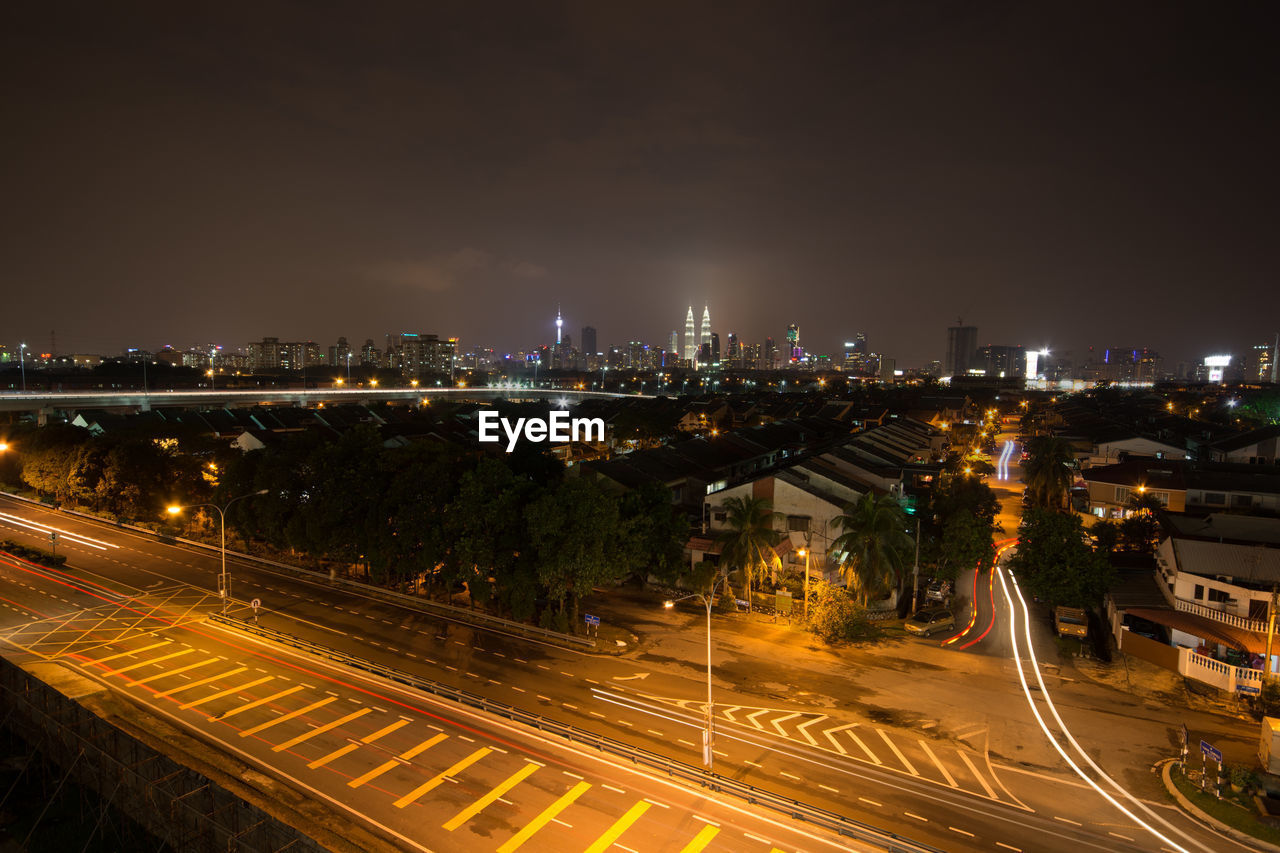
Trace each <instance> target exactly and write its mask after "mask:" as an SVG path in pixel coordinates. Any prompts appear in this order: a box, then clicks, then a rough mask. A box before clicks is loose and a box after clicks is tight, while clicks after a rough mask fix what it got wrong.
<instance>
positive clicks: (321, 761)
mask: <svg viewBox="0 0 1280 853" xmlns="http://www.w3.org/2000/svg"><path fill="white" fill-rule="evenodd" d="M407 725H409V721H408V720H396V721H395V722H394V723H392V724H391V725H389V726H385V727H383V728H381V729H378V730H377V731H376V732H374V733H373V734H369V735H365V736H364V737H362V738H360V743H373V742H374V741H375V740H378V739H379V738H380V737H382V736H383V735H389V734H391V733H392V732H394V731H395V730H396V729H398V728H401V727H403V726H407ZM360 743H349V744H347V745H346V746H340V747H338V748H337V749H335V750H334V751H333V752H331V753H329V754H328V755H326V756H323V757H321V758H317V759H316V760H315V761H312V762H311V763H310V764H308V765H307V767H308V768H309V769H311V770H315V769H316V768H317V767H324V766H325V765H326V764H328V763H329V762H330V761H333V760H334V759H335V758H341V757H342V756H344V755H346V754H347V753H348V752H355V751H356V750H357V749H359V748H360Z"/></svg>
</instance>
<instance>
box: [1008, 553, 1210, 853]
mask: <svg viewBox="0 0 1280 853" xmlns="http://www.w3.org/2000/svg"><path fill="white" fill-rule="evenodd" d="M993 571H998V572H999V573H1000V590H1001V592H1002V593H1003V594H1004V599H1005V602H1006V603H1007V604H1008V605H1009V616H1010V620H1011V621H1010V629H1011V630H1010V634H1011V637H1012V640H1013V659H1014V663H1015V664H1016V665H1017V670H1018V681H1019V682H1020V683H1021V685H1022V694H1023V696H1025V697H1026V700H1027V705H1028V707H1030V708H1031V713H1032V714H1033V715H1034V716H1035V718H1036V722H1037V723H1038V724H1039V725H1040V729H1041V731H1043V732H1044V735H1045V737H1046V738H1048V739H1049V743H1050V744H1052V745H1053V748H1054V749H1055V750H1057V752H1058V755H1060V756H1062V760H1063V761H1065V762H1067V765H1068V766H1070V767H1071V769H1072V770H1073V771H1075V773H1076V775H1077V776H1079V777H1080V778H1081V779H1082V780H1084V782H1085V783H1086V784H1087V785H1088V786H1089V787H1090V788H1092V789H1093V790H1094V791H1096V792H1097V793H1098V794H1099V795H1100V796H1101V797H1102V798H1103V799H1104V800H1106V801H1107V802H1109V803H1111V805H1113V806H1115V807H1116V808H1117V809H1119V810H1120V812H1121V813H1123V814H1124V815H1125V816H1126V817H1128V818H1129V819H1130V820H1132V821H1133V822H1134V823H1136V824H1138V826H1141V827H1142V828H1143V829H1145V830H1147V831H1148V832H1150V833H1151V834H1152V835H1154V836H1155V837H1156V838H1158V839H1160V840H1161V841H1163V842H1164V843H1165V844H1167V845H1169V847H1170V848H1171V849H1173V850H1176V851H1178V853H1190V850H1189V849H1188V848H1187V847H1185V846H1183V845H1181V844H1179V843H1178V842H1176V841H1174V840H1172V839H1171V838H1169V837H1168V836H1167V835H1165V834H1164V833H1162V832H1160V831H1159V830H1158V829H1156V828H1155V827H1153V826H1152V825H1151V824H1149V823H1147V822H1146V821H1144V820H1143V819H1142V818H1140V817H1138V816H1137V815H1136V814H1134V813H1133V812H1132V811H1130V810H1129V809H1127V808H1125V806H1124V804H1123V803H1121V802H1120V801H1119V800H1117V799H1116V798H1115V797H1113V796H1111V794H1109V793H1108V792H1107V791H1104V790H1103V789H1102V787H1101V786H1099V785H1098V783H1097V782H1095V781H1093V779H1092V778H1090V777H1089V775H1088V774H1087V773H1085V772H1084V771H1083V770H1081V769H1080V766H1079V765H1078V764H1076V763H1075V762H1074V761H1073V760H1072V759H1071V756H1069V755H1068V754H1067V752H1066V750H1065V749H1063V748H1062V744H1060V743H1058V739H1057V738H1056V737H1054V735H1053V732H1052V730H1051V729H1050V728H1049V726H1048V725H1046V724H1045V721H1044V717H1042V716H1041V714H1040V709H1039V708H1038V707H1036V703H1035V699H1034V698H1033V697H1032V695H1031V689H1030V688H1029V687H1028V685H1027V674H1026V672H1025V671H1024V670H1023V668H1022V656H1021V655H1020V654H1019V653H1018V631H1017V627H1018V616H1017V609H1016V608H1015V607H1014V603H1013V598H1012V596H1010V594H1009V584H1008V583H1006V581H1005V577H1004V575H1005V573H1004V569H1003V568H999V567H997V568H996V569H994V570H993ZM1009 576H1010V578H1012V583H1013V589H1014V594H1015V595H1017V597H1018V602H1019V603H1020V604H1021V606H1022V621H1023V630H1024V632H1025V637H1026V643H1027V652H1028V654H1029V655H1030V657H1031V665H1032V668H1033V669H1035V673H1036V682H1037V686H1038V687H1039V689H1040V695H1041V696H1042V697H1044V701H1045V704H1047V705H1048V706H1049V710H1050V711H1051V712H1052V713H1053V718H1054V720H1056V721H1057V724H1058V727H1059V728H1060V729H1061V730H1062V734H1063V735H1064V736H1065V737H1066V739H1067V740H1068V741H1069V742H1070V744H1071V746H1072V748H1073V749H1075V751H1076V752H1077V753H1079V754H1080V756H1081V757H1082V758H1083V759H1084V760H1085V762H1086V763H1087V764H1088V765H1089V766H1090V767H1091V768H1093V770H1094V772H1095V773H1097V774H1098V776H1099V777H1101V778H1102V779H1104V780H1105V781H1106V782H1107V783H1108V784H1109V785H1110V786H1111V787H1113V788H1115V790H1116V791H1118V792H1119V793H1120V794H1121V795H1123V796H1124V797H1125V799H1127V800H1129V801H1130V802H1132V803H1133V804H1134V805H1136V806H1137V807H1138V808H1139V809H1141V810H1142V811H1143V812H1145V813H1146V814H1147V815H1149V816H1150V817H1151V819H1152V820H1153V821H1154V822H1156V823H1160V824H1162V825H1163V826H1165V827H1167V828H1168V829H1169V830H1171V831H1172V832H1174V833H1176V834H1178V835H1180V836H1182V837H1183V838H1185V839H1187V841H1189V842H1190V843H1191V844H1193V845H1194V846H1195V847H1197V848H1199V849H1201V850H1205V851H1206V853H1212V851H1211V850H1210V848H1208V847H1205V846H1204V845H1202V844H1200V843H1199V842H1197V841H1196V840H1195V839H1193V838H1191V837H1190V836H1188V835H1187V834H1186V833H1184V832H1182V830H1180V829H1178V828H1177V827H1175V826H1173V825H1172V824H1170V823H1169V822H1168V821H1166V820H1165V819H1164V818H1162V817H1160V816H1159V815H1157V814H1156V813H1155V812H1153V811H1151V809H1149V808H1148V807H1147V806H1146V805H1145V804H1143V803H1142V802H1141V801H1140V800H1138V799H1137V798H1136V797H1134V796H1133V795H1132V794H1130V793H1129V792H1128V791H1126V790H1125V789H1124V788H1122V787H1121V786H1120V785H1119V784H1118V783H1117V782H1116V781H1115V780H1114V779H1112V778H1111V777H1110V776H1108V775H1107V774H1106V772H1105V771H1104V770H1103V769H1102V768H1101V767H1099V766H1098V765H1097V764H1096V763H1095V762H1094V760H1093V759H1092V758H1090V757H1089V755H1088V753H1086V752H1085V751H1084V750H1083V749H1082V748H1081V747H1080V744H1079V743H1078V742H1076V739H1075V737H1074V736H1073V735H1072V734H1071V731H1070V730H1069V729H1068V728H1067V726H1066V724H1065V723H1064V722H1063V721H1062V717H1060V716H1059V715H1058V709H1057V708H1056V707H1055V706H1054V704H1053V700H1052V699H1051V698H1050V697H1049V691H1048V689H1047V688H1046V687H1045V684H1044V679H1043V677H1042V676H1041V675H1040V662H1039V660H1038V659H1037V658H1036V652H1035V647H1034V646H1033V645H1032V644H1031V615H1030V613H1029V611H1028V610H1027V602H1026V600H1025V599H1024V598H1023V597H1022V591H1021V590H1020V589H1019V588H1018V581H1017V578H1014V577H1013V573H1012V572H1010V574H1009Z"/></svg>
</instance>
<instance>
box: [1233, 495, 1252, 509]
mask: <svg viewBox="0 0 1280 853" xmlns="http://www.w3.org/2000/svg"><path fill="white" fill-rule="evenodd" d="M1231 505H1232V506H1233V507H1235V508H1237V509H1248V508H1249V507H1251V506H1253V495H1232V496H1231Z"/></svg>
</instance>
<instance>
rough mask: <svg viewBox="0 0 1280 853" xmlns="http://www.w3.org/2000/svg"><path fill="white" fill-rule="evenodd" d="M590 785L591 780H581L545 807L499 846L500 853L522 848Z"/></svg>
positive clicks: (508, 852)
mask: <svg viewBox="0 0 1280 853" xmlns="http://www.w3.org/2000/svg"><path fill="white" fill-rule="evenodd" d="M590 787H591V783H589V782H579V783H578V784H576V785H574V786H573V787H572V788H570V789H569V791H568V792H567V793H566V794H565V795H564V796H562V797H561V798H560V799H558V800H556V801H555V802H554V803H552V804H551V805H549V806H547V807H546V808H545V809H543V811H542V814H540V815H538V816H537V817H535V818H534V819H533V820H531V821H529V822H528V823H527V824H525V827H524V829H522V830H520V831H519V832H517V833H516V834H515V835H513V836H511V838H509V839H508V840H507V843H506V844H503V845H502V846H501V847H499V848H498V853H511V851H513V850H518V849H520V845H521V844H524V843H525V842H526V841H528V840H529V839H530V838H532V837H533V835H534V833H536V832H537V831H538V830H540V829H542V827H544V826H546V825H547V824H548V823H550V822H551V819H552V818H554V817H555V816H556V815H558V814H560V812H562V811H564V810H565V809H567V808H569V806H571V805H573V801H574V800H576V799H578V797H581V796H582V795H583V794H585V793H586V792H587V790H588V789H589V788H590Z"/></svg>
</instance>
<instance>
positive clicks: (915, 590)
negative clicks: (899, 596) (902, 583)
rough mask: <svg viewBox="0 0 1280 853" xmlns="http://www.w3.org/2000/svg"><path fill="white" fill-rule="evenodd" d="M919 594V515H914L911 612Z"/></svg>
mask: <svg viewBox="0 0 1280 853" xmlns="http://www.w3.org/2000/svg"><path fill="white" fill-rule="evenodd" d="M919 594H920V516H918V515H917V516H916V557H915V563H914V565H913V566H912V569H911V612H912V613H915V612H916V596H917V595H919Z"/></svg>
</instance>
